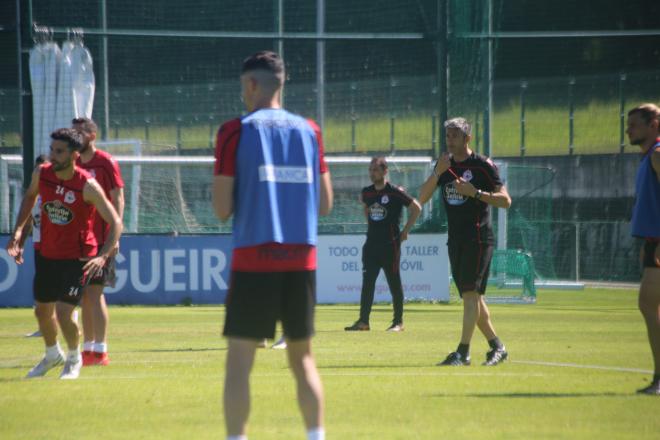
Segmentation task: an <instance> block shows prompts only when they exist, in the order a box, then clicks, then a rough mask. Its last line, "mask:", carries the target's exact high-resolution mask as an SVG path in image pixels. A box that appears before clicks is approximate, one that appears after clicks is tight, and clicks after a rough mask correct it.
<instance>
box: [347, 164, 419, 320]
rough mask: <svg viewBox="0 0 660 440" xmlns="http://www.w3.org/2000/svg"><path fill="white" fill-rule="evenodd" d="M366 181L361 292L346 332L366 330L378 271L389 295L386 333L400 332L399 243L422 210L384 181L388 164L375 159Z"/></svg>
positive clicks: (400, 189)
mask: <svg viewBox="0 0 660 440" xmlns="http://www.w3.org/2000/svg"><path fill="white" fill-rule="evenodd" d="M369 179H371V182H372V183H373V185H370V186H367V187H365V188H362V193H361V194H360V202H361V203H362V205H363V208H364V215H365V217H366V218H367V225H368V226H367V241H366V242H365V243H364V246H363V247H362V292H361V294H360V318H359V319H358V320H357V321H355V323H354V324H353V325H350V326H348V327H344V330H346V331H362V330H369V315H370V314H371V306H372V304H373V302H374V291H375V290H376V278H378V273H379V272H380V270H381V269H383V271H384V272H385V277H386V278H387V285H388V286H389V288H390V293H391V294H392V305H393V307H394V319H392V324H391V325H390V326H389V327H388V328H387V330H386V331H390V332H400V331H403V286H402V285H401V273H400V267H399V263H400V260H401V243H402V242H403V241H405V240H407V239H408V233H409V232H410V229H411V228H412V227H413V225H414V224H415V221H416V220H417V217H418V216H419V213H420V212H421V211H422V207H421V206H420V204H419V202H418V201H417V200H415V199H414V198H412V197H410V196H409V195H408V194H406V192H405V191H404V190H403V188H401V187H398V186H394V185H392V184H391V183H390V182H388V181H387V161H386V160H385V158H384V157H374V158H373V159H371V163H370V164H369ZM404 206H405V207H407V208H408V221H407V222H406V225H405V226H404V227H403V230H402V231H401V232H399V225H400V223H401V212H402V210H403V207H404Z"/></svg>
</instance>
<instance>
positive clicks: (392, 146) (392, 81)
mask: <svg viewBox="0 0 660 440" xmlns="http://www.w3.org/2000/svg"><path fill="white" fill-rule="evenodd" d="M396 86H397V81H396V80H395V79H394V77H391V78H390V88H389V91H390V154H394V150H395V149H396V143H395V142H394V122H395V119H396V114H395V113H394V88H395V87H396Z"/></svg>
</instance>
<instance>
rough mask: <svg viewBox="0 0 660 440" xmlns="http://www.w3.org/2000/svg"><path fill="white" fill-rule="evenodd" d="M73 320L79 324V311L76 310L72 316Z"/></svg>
mask: <svg viewBox="0 0 660 440" xmlns="http://www.w3.org/2000/svg"><path fill="white" fill-rule="evenodd" d="M71 320H72V321H73V322H76V323H77V322H78V309H76V310H74V311H73V313H72V314H71Z"/></svg>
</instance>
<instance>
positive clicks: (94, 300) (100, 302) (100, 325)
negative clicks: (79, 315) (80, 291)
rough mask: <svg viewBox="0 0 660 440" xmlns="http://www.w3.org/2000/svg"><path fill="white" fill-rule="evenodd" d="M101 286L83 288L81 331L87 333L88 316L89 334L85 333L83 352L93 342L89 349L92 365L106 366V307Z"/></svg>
mask: <svg viewBox="0 0 660 440" xmlns="http://www.w3.org/2000/svg"><path fill="white" fill-rule="evenodd" d="M103 288H104V285H103V284H91V283H90V285H88V286H87V287H85V292H84V295H83V330H84V332H87V331H88V329H86V328H85V327H84V326H85V324H84V323H85V320H86V318H85V315H88V318H87V321H91V329H89V330H91V334H89V335H88V334H87V333H85V343H86V345H85V347H84V349H85V351H88V348H90V346H89V345H88V344H90V342H93V344H94V345H93V346H92V347H91V351H92V356H91V358H92V359H91V363H90V364H92V365H107V364H108V363H109V361H110V360H109V358H108V346H107V342H106V338H107V329H108V320H109V318H108V306H107V304H106V302H105V295H104V294H103Z"/></svg>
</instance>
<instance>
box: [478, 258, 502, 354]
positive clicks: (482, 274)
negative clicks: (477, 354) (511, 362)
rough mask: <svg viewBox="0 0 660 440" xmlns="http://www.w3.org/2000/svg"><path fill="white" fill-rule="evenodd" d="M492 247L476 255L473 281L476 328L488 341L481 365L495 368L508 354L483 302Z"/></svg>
mask: <svg viewBox="0 0 660 440" xmlns="http://www.w3.org/2000/svg"><path fill="white" fill-rule="evenodd" d="M493 250H494V249H493V246H488V247H486V248H483V249H482V251H481V252H480V253H479V255H478V259H479V260H478V262H477V264H478V267H479V270H478V272H477V277H476V279H475V285H476V286H477V291H478V292H479V293H480V297H479V319H478V320H477V326H478V327H479V330H480V331H481V333H483V335H484V337H485V338H486V340H487V341H488V345H489V346H490V350H488V352H487V353H486V361H485V362H483V363H482V365H486V366H495V365H497V364H499V363H500V362H503V361H505V360H506V359H507V358H508V356H509V354H508V353H507V351H506V348H505V347H504V344H502V342H501V341H500V338H498V337H497V333H495V327H494V326H493V321H492V319H491V314H490V309H489V308H488V306H487V305H486V301H485V300H484V295H485V294H486V287H487V284H488V275H489V273H490V263H491V261H492V259H493Z"/></svg>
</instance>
